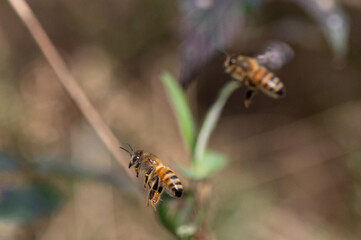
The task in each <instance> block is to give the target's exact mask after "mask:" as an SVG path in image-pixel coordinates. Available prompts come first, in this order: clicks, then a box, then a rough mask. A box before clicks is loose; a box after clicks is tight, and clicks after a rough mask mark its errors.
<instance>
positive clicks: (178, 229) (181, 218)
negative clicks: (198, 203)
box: [156, 192, 198, 239]
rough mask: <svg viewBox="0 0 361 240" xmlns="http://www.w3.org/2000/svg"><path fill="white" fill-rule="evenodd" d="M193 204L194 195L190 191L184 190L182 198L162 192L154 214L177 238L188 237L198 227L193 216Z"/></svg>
mask: <svg viewBox="0 0 361 240" xmlns="http://www.w3.org/2000/svg"><path fill="white" fill-rule="evenodd" d="M180 201H181V203H180ZM194 204H195V197H194V194H192V193H188V192H185V193H184V196H183V197H182V199H174V198H172V197H170V196H169V195H168V194H163V195H162V199H161V201H160V202H159V204H158V207H157V212H156V214H157V216H158V218H159V220H160V221H161V223H162V224H163V225H164V226H165V227H166V228H167V229H168V230H169V231H170V232H171V233H172V234H174V235H175V236H177V237H178V238H179V239H189V237H191V236H192V235H194V233H195V232H196V231H197V228H198V225H197V223H198V222H196V221H195V219H194V216H193V213H194ZM196 220H198V219H196Z"/></svg>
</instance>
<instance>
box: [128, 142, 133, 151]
mask: <svg viewBox="0 0 361 240" xmlns="http://www.w3.org/2000/svg"><path fill="white" fill-rule="evenodd" d="M128 146H129V148H130V150H132V152H134V150H133V148H132V146H130V144H129V143H128Z"/></svg>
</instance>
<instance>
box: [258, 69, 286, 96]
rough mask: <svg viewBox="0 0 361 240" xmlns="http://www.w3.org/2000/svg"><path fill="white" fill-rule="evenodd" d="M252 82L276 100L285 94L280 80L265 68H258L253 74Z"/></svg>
mask: <svg viewBox="0 0 361 240" xmlns="http://www.w3.org/2000/svg"><path fill="white" fill-rule="evenodd" d="M252 82H253V83H254V84H255V85H256V86H258V88H259V89H261V90H262V91H263V92H264V93H266V94H267V95H269V96H271V97H274V98H278V97H282V96H283V95H284V94H285V88H284V85H283V83H282V82H281V80H280V79H279V78H278V77H277V76H276V75H274V74H273V73H272V72H270V71H268V70H267V69H265V68H259V69H257V70H256V71H255V72H254V75H253V77H252Z"/></svg>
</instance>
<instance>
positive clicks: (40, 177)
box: [0, 0, 361, 240]
mask: <svg viewBox="0 0 361 240" xmlns="http://www.w3.org/2000/svg"><path fill="white" fill-rule="evenodd" d="M28 3H29V5H30V6H31V8H32V9H33V11H34V12H35V14H36V16H37V17H38V18H39V21H40V22H41V24H42V25H43V27H44V28H45V30H46V32H47V33H48V34H49V36H50V38H51V39H52V41H53V42H54V44H55V46H56V47H57V49H58V50H59V52H60V53H61V55H62V56H63V57H64V59H65V60H66V62H67V63H68V64H69V67H70V69H71V71H72V73H73V74H74V76H75V77H76V79H77V81H78V82H79V83H80V84H81V86H82V88H83V89H84V91H85V92H86V94H87V96H88V97H89V99H90V100H91V102H92V103H93V104H94V105H95V106H96V108H97V109H98V110H99V113H100V114H101V116H102V117H103V119H104V120H105V122H106V123H107V124H108V125H109V126H110V127H111V129H112V130H113V132H114V133H115V135H116V136H117V137H118V139H119V140H120V142H122V143H130V144H132V146H133V147H134V148H136V149H144V150H146V151H150V152H153V153H155V154H156V155H157V156H158V157H160V159H162V160H163V161H164V163H165V164H166V165H168V166H170V167H172V168H175V162H178V163H181V164H183V165H187V164H188V163H189V153H188V152H187V151H186V149H185V148H184V146H183V143H182V139H181V136H180V134H179V132H178V128H177V123H176V120H175V117H174V115H173V113H172V109H171V107H170V105H169V101H168V99H167V96H166V93H165V90H164V88H163V85H162V84H161V81H160V77H159V76H160V74H161V73H162V72H163V71H169V72H171V73H172V74H173V75H174V76H176V77H177V78H178V79H179V81H180V82H181V83H182V84H183V85H184V86H187V96H188V98H189V101H190V103H191V106H192V111H193V113H194V115H195V116H196V119H197V121H198V122H200V121H201V120H202V118H203V116H204V114H205V113H206V111H207V109H208V108H209V107H210V105H211V104H212V103H213V101H214V99H215V98H216V96H217V93H218V91H219V90H220V88H221V87H222V86H223V85H224V84H226V83H227V82H228V81H229V80H230V78H229V76H227V75H225V74H224V69H223V61H224V60H225V56H224V55H222V54H220V53H218V52H217V50H221V51H226V52H228V53H237V54H239V53H243V54H245V53H246V54H250V55H252V54H256V53H257V52H259V49H261V48H262V46H264V44H266V42H267V41H270V40H278V41H283V42H286V43H288V44H289V45H290V46H291V47H292V49H293V50H294V52H295V54H294V57H293V59H292V60H291V61H290V62H289V63H287V64H286V65H284V66H283V67H282V68H281V69H279V70H277V71H275V72H276V74H277V75H278V76H279V77H280V79H281V80H282V81H283V82H284V84H285V86H286V89H287V96H286V97H285V98H282V99H279V100H274V99H271V98H269V97H267V96H265V95H264V94H261V93H260V94H257V96H256V97H255V98H254V100H253V102H252V105H251V106H250V108H249V109H246V108H245V107H244V105H243V99H244V94H245V88H241V89H240V90H237V91H236V92H235V93H234V94H233V95H232V97H231V98H230V100H229V102H228V103H227V105H226V107H225V109H224V112H223V115H222V117H221V119H220V122H219V124H218V126H217V128H216V130H215V132H214V134H213V136H212V138H211V142H210V147H212V148H213V149H216V150H218V151H220V152H223V153H225V154H226V155H228V157H229V159H230V160H229V163H228V165H227V166H226V167H225V168H224V169H223V170H222V171H220V172H218V173H217V174H216V175H215V177H214V178H212V179H210V182H211V183H212V186H213V195H212V196H213V197H212V202H211V206H210V208H209V212H208V213H207V216H208V217H207V225H208V226H209V228H210V229H212V234H213V235H214V238H217V239H260V240H261V239H310V240H312V239H315V240H316V239H317V240H323V239H325V240H326V239H327V240H330V239H350V240H353V239H355V240H356V239H360V238H361V230H360V229H361V221H360V220H361V215H360V214H361V31H360V26H361V3H360V1H359V0H339V1H336V0H335V1H334V0H317V1H316V0H307V1H303V0H288V1H287V0H283V1H280V0H265V1H261V0H253V1H252V0H244V1H241V0H239V1H236V0H224V1H221V0H184V1H178V2H177V1H163V0H152V1H148V0H143V1H141V0H133V1H129V0H122V1H114V0H102V1H99V0H93V1H70V0H63V1H60V0H53V1H41V0H31V1H28ZM0 151H1V152H0V239H42V240H45V239H54V240H56V239H79V240H82V239H134V240H135V239H173V236H172V235H171V234H170V233H169V232H168V231H167V230H166V229H165V228H163V227H162V225H161V224H159V222H158V220H157V218H156V217H155V216H154V213H153V209H151V208H148V207H146V206H145V202H146V198H145V195H146V193H145V192H144V191H143V190H141V191H139V189H140V188H139V186H140V185H141V184H142V183H141V180H139V183H134V182H132V181H131V180H130V179H129V178H128V177H127V175H126V174H125V172H124V170H123V169H121V168H120V166H118V164H117V163H115V162H114V161H113V158H112V156H111V155H110V153H109V152H108V151H107V149H106V148H105V147H104V145H103V143H102V142H101V141H100V140H99V138H98V137H97V136H96V134H95V133H94V130H93V129H92V128H91V127H90V126H89V125H88V123H87V122H86V121H85V120H84V117H83V116H82V114H81V113H80V112H79V110H78V109H77V108H76V106H75V105H74V104H73V102H72V100H71V99H70V98H69V96H68V94H67V93H66V92H65V91H64V89H63V88H62V86H61V85H60V84H59V82H58V79H57V77H56V76H55V74H54V72H53V70H52V69H51V68H50V66H49V64H48V62H47V61H46V60H45V59H44V57H43V55H42V54H41V52H40V50H39V48H38V47H37V45H36V44H35V42H34V40H33V39H32V38H31V36H30V34H29V32H28V30H27V29H26V28H25V27H24V25H23V23H22V22H21V21H20V20H19V18H18V16H17V15H16V14H15V12H14V11H13V9H12V8H11V7H10V5H9V3H8V2H7V1H0ZM127 157H128V155H127V154H126V153H124V161H128V159H127ZM175 169H176V168H175ZM126 171H128V169H126ZM132 171H133V170H132ZM175 171H177V170H175ZM178 175H179V176H180V178H181V179H182V181H184V184H185V187H186V188H187V187H189V184H190V182H189V181H187V180H186V179H185V177H184V176H182V175H181V174H179V173H178Z"/></svg>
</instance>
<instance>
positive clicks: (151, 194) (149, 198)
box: [147, 189, 155, 207]
mask: <svg viewBox="0 0 361 240" xmlns="http://www.w3.org/2000/svg"><path fill="white" fill-rule="evenodd" d="M154 193H155V191H154V190H153V189H151V190H150V191H149V194H148V199H147V206H148V207H149V202H150V201H151V200H152V199H153V197H154Z"/></svg>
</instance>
